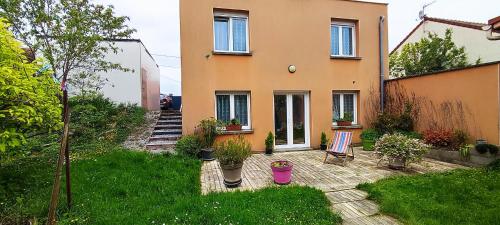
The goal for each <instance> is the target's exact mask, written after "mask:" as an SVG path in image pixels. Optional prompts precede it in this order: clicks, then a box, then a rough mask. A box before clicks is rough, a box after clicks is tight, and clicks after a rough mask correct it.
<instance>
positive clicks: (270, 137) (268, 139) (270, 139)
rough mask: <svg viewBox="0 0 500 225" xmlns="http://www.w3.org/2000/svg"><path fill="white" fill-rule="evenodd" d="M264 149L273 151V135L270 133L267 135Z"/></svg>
mask: <svg viewBox="0 0 500 225" xmlns="http://www.w3.org/2000/svg"><path fill="white" fill-rule="evenodd" d="M264 144H265V145H266V149H273V146H274V135H273V133H272V132H271V131H269V133H268V134H267V137H266V140H265V141H264Z"/></svg>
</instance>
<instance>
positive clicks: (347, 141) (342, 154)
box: [323, 131, 354, 165]
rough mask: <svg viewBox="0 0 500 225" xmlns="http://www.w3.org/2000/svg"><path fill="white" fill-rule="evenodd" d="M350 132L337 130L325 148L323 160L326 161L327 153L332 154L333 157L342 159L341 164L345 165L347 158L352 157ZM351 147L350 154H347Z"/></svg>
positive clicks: (352, 149)
mask: <svg viewBox="0 0 500 225" xmlns="http://www.w3.org/2000/svg"><path fill="white" fill-rule="evenodd" d="M351 142H352V132H344V131H337V132H335V135H334V136H333V139H332V141H331V143H330V144H329V145H328V146H329V148H328V149H327V150H326V155H325V160H324V161H323V163H326V159H327V158H328V155H333V156H334V157H335V158H338V159H342V158H343V159H344V162H343V163H342V165H345V163H346V161H347V158H348V157H352V158H353V159H354V148H353V147H352V143H351ZM349 149H351V153H352V155H349V153H348V151H349Z"/></svg>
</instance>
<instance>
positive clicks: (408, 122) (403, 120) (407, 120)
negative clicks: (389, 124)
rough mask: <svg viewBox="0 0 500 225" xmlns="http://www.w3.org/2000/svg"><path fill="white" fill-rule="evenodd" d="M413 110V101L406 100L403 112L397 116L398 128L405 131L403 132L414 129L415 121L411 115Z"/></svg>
mask: <svg viewBox="0 0 500 225" xmlns="http://www.w3.org/2000/svg"><path fill="white" fill-rule="evenodd" d="M412 110H413V105H412V104H411V103H408V102H406V103H405V109H404V111H403V113H402V114H401V115H399V116H396V124H397V127H396V129H397V130H398V131H403V132H411V131H413V128H414V121H413V117H412V115H411V112H412Z"/></svg>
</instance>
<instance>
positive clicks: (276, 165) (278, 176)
mask: <svg viewBox="0 0 500 225" xmlns="http://www.w3.org/2000/svg"><path fill="white" fill-rule="evenodd" d="M292 168H293V165H292V162H290V161H286V160H278V161H274V162H272V163H271V170H272V171H273V178H274V183H276V184H289V183H290V182H291V181H292Z"/></svg>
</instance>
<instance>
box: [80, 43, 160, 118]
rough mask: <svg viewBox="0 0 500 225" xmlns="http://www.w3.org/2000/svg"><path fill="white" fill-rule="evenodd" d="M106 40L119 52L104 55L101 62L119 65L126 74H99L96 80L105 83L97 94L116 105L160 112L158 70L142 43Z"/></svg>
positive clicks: (118, 71)
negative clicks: (125, 70)
mask: <svg viewBox="0 0 500 225" xmlns="http://www.w3.org/2000/svg"><path fill="white" fill-rule="evenodd" d="M109 41H113V42H115V44H116V45H115V46H116V47H118V48H119V50H118V52H117V53H116V54H114V53H113V52H110V53H108V55H106V56H105V60H107V61H109V62H112V63H119V64H120V65H121V66H122V67H124V68H127V69H130V71H127V72H124V71H120V70H110V71H108V72H99V75H100V78H101V79H102V80H106V82H105V84H104V86H103V87H102V89H100V90H99V92H101V93H102V94H103V95H104V97H107V98H110V99H111V100H113V101H114V102H117V103H130V104H137V105H138V106H142V107H144V108H145V109H147V110H160V68H159V67H158V65H157V64H156V62H155V60H154V59H153V57H152V56H151V54H150V53H149V52H148V50H147V49H146V47H145V46H144V44H143V43H142V42H141V40H139V39H116V40H109ZM120 49H121V50H120ZM70 91H71V88H70ZM73 93H74V92H73Z"/></svg>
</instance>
